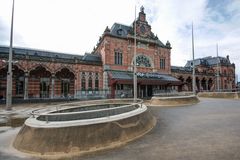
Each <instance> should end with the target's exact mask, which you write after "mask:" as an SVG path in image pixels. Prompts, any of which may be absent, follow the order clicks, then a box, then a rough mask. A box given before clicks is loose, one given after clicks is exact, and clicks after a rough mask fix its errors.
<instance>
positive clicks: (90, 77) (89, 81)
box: [88, 73, 92, 90]
mask: <svg viewBox="0 0 240 160" xmlns="http://www.w3.org/2000/svg"><path fill="white" fill-rule="evenodd" d="M88 90H92V73H89V77H88Z"/></svg>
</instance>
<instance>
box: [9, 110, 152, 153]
mask: <svg viewBox="0 0 240 160" xmlns="http://www.w3.org/2000/svg"><path fill="white" fill-rule="evenodd" d="M155 124H156V120H155V118H154V117H153V116H152V114H151V113H150V112H149V111H148V110H146V111H145V112H143V113H141V114H138V115H135V116H133V117H129V118H126V119H121V120H118V121H112V122H106V123H99V124H91V125H83V126H72V127H62V128H34V127H30V126H28V125H26V124H25V125H24V126H23V127H22V129H21V130H20V132H19V133H18V135H17V137H16V139H15V141H14V143H13V146H14V147H15V148H16V149H18V150H20V151H23V152H26V153H31V154H35V155H47V156H49V155H66V154H67V155H69V154H70V155H71V154H81V153H86V152H92V151H96V150H101V149H107V148H112V147H114V146H118V145H121V144H124V143H126V142H128V141H131V140H133V139H135V138H138V137H139V136H142V135H144V134H145V133H147V132H148V131H150V130H151V129H152V128H153V127H154V125H155Z"/></svg>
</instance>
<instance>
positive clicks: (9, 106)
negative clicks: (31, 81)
mask: <svg viewBox="0 0 240 160" xmlns="http://www.w3.org/2000/svg"><path fill="white" fill-rule="evenodd" d="M14 1H15V0H13V3H12V20H11V33H10V47H9V60H8V72H7V96H6V97H7V99H6V110H12V42H13V16H14Z"/></svg>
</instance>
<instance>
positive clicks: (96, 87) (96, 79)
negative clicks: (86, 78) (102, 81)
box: [95, 73, 99, 90]
mask: <svg viewBox="0 0 240 160" xmlns="http://www.w3.org/2000/svg"><path fill="white" fill-rule="evenodd" d="M98 88H99V80H98V73H96V75H95V90H98Z"/></svg>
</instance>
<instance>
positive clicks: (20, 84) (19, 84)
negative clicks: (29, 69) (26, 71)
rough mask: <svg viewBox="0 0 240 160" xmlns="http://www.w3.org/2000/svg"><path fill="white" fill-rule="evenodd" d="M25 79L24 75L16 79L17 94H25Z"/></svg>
mask: <svg viewBox="0 0 240 160" xmlns="http://www.w3.org/2000/svg"><path fill="white" fill-rule="evenodd" d="M23 81H24V79H23V77H19V78H18V79H16V95H19V94H23ZM0 87H1V85H0Z"/></svg>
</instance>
